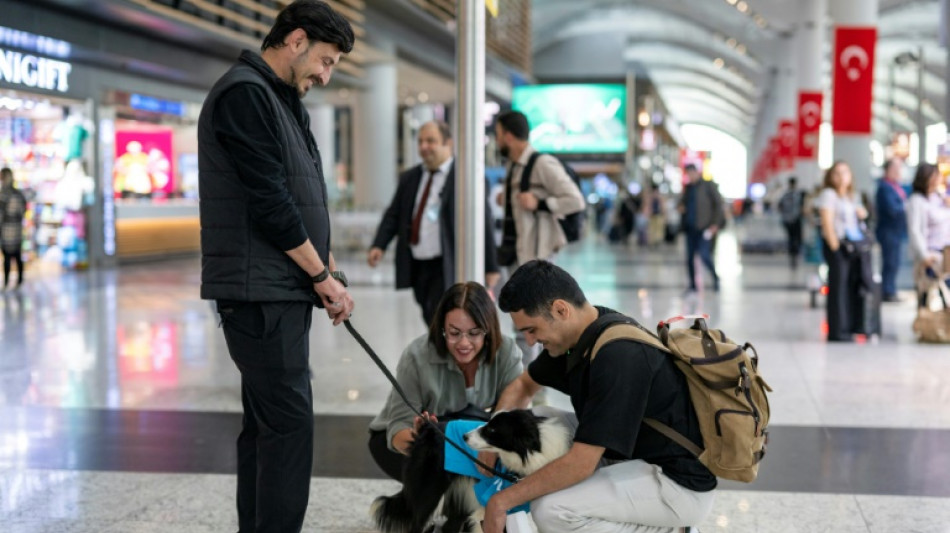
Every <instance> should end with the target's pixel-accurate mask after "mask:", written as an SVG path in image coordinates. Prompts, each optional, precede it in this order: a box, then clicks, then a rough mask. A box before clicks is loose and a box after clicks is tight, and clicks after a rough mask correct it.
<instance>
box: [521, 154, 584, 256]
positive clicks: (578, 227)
mask: <svg viewBox="0 0 950 533" xmlns="http://www.w3.org/2000/svg"><path fill="white" fill-rule="evenodd" d="M541 155H542V154H541V153H540V152H535V153H533V154H531V157H529V158H528V164H526V165H525V167H524V171H522V172H521V185H520V189H521V192H527V191H529V190H530V189H531V171H533V170H534V163H535V162H536V161H537V160H538V158H539V157H541ZM551 157H554V156H551ZM555 159H557V160H558V161H559V162H560V163H561V166H563V167H564V171H565V172H567V175H568V176H570V177H571V180H572V181H573V182H574V185H575V186H576V187H577V190H581V179H580V177H579V176H578V175H577V172H575V171H574V169H573V168H572V167H571V166H570V165H568V164H567V163H565V162H564V161H561V159H560V158H557V157H555ZM586 220H587V211H586V210H585V209H583V208H582V209H581V210H580V211H577V212H575V213H571V214H568V215H564V217H562V218H559V219H557V221H558V223H560V225H561V230H562V231H564V236H565V237H566V238H567V242H575V241H579V240H580V238H581V236H583V235H584V222H585V221H586Z"/></svg>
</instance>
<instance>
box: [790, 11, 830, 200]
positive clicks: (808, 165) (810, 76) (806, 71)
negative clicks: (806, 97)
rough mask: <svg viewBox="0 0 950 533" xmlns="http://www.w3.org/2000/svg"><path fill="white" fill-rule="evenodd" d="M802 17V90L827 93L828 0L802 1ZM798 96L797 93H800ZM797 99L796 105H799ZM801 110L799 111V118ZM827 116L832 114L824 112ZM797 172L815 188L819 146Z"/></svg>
mask: <svg viewBox="0 0 950 533" xmlns="http://www.w3.org/2000/svg"><path fill="white" fill-rule="evenodd" d="M798 4H799V7H798V9H799V10H800V13H801V19H800V21H799V24H798V28H797V30H796V31H795V42H796V46H795V47H796V48H797V49H798V72H797V75H798V91H799V92H825V87H824V86H822V82H821V81H822V67H823V65H824V63H825V58H824V51H825V50H824V44H825V36H826V35H827V32H826V30H827V29H826V28H825V14H826V12H827V9H828V4H827V0H799V3H798ZM796 98H797V96H796ZM829 100H830V98H828V96H825V98H823V99H822V109H823V110H827V109H828V108H829V107H830V102H829ZM797 105H798V104H797V101H796V106H797ZM800 112H801V110H796V111H795V115H796V118H797V117H798V115H799V113H800ZM822 115H823V116H829V115H828V114H827V113H824V112H823V113H822ZM795 174H796V175H797V176H798V181H799V186H800V188H803V189H810V188H811V187H814V186H815V185H816V184H818V182H819V181H820V179H821V171H820V169H819V168H818V148H817V146H816V147H815V156H814V157H812V158H799V157H796V159H795Z"/></svg>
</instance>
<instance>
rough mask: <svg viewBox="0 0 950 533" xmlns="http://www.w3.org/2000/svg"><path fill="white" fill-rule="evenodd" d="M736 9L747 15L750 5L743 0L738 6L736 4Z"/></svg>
mask: <svg viewBox="0 0 950 533" xmlns="http://www.w3.org/2000/svg"><path fill="white" fill-rule="evenodd" d="M736 9H738V10H739V13H745V12H746V11H748V10H749V4H747V3H745V0H741V1H740V2H739V3H738V4H736Z"/></svg>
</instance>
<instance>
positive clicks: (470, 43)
mask: <svg viewBox="0 0 950 533" xmlns="http://www.w3.org/2000/svg"><path fill="white" fill-rule="evenodd" d="M456 6H457V7H456V13H457V14H458V29H457V32H458V35H457V39H458V40H457V42H456V65H457V66H456V75H455V82H456V85H457V88H458V92H457V95H458V97H457V99H456V103H457V105H456V111H455V117H456V120H457V122H456V128H455V132H456V133H455V138H456V141H457V144H456V154H455V157H456V159H455V223H456V230H455V276H456V279H457V280H458V281H477V282H479V283H483V282H484V281H485V247H484V246H483V245H482V243H483V242H484V240H485V239H489V238H491V236H489V235H485V202H484V200H483V199H484V198H485V122H484V120H485V118H484V117H485V115H484V107H485V3H484V2H473V1H471V0H458V2H457V3H456ZM502 9H504V5H502Z"/></svg>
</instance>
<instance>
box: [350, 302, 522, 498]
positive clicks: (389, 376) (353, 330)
mask: <svg viewBox="0 0 950 533" xmlns="http://www.w3.org/2000/svg"><path fill="white" fill-rule="evenodd" d="M343 325H344V326H346V330H347V331H349V332H350V335H353V338H354V339H356V342H358V343H359V345H360V346H362V347H363V349H364V350H366V353H368V354H369V356H370V358H372V359H373V362H374V363H376V366H378V367H379V369H380V370H382V371H383V374H385V375H386V379H388V380H389V382H390V383H392V384H393V389H395V390H396V392H397V393H399V396H400V397H402V401H404V402H406V405H408V406H409V409H411V410H412V412H413V413H415V414H416V415H417V416H419V417H420V418H422V419H423V420H425V421H426V423H427V424H429V425H430V426H432V427H433V428H434V429H435V430H436V431H438V432H439V434H440V435H442V438H443V439H445V442H448V443H449V444H451V445H452V447H453V448H455V449H456V450H458V451H460V452H462V454H463V455H465V457H468V458H469V459H471V460H472V461H473V462H474V463H475V464H477V465H478V466H480V467H482V468H484V469H485V470H488V471H489V472H491V473H492V474H495V475H496V476H498V477H500V478H501V479H504V480H505V481H507V482H509V483H517V482H518V481H520V479H519V478H518V477H516V476H513V475H511V474H509V473H507V472H501V471H499V470H495V469H494V468H492V467H490V466H488V465H486V464H485V463H483V462H481V461H479V460H478V458H477V457H473V456H472V455H471V454H469V453H468V451H466V450H465V449H464V448H462V447H461V446H459V445H458V444H456V443H455V441H453V440H452V439H450V438H449V437H448V436H446V434H445V433H443V432H442V429H441V428H440V427H439V426H438V425H437V424H436V423H435V422H433V421H431V420H429V417H427V416H424V415H423V414H422V413H421V412H420V411H419V410H418V409H416V408H415V406H413V405H412V403H411V402H410V401H409V397H408V396H406V393H405V392H404V391H403V390H402V387H400V386H399V383H398V382H397V381H396V378H395V377H394V376H393V375H392V372H390V371H389V369H388V368H386V365H385V364H384V363H383V362H382V361H381V360H380V359H379V356H378V355H376V352H374V351H373V348H371V347H370V345H369V344H368V343H367V342H366V341H365V340H363V337H362V336H360V334H359V333H357V332H356V328H354V327H353V324H350V321H349V319H347V320H344V321H343Z"/></svg>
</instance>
